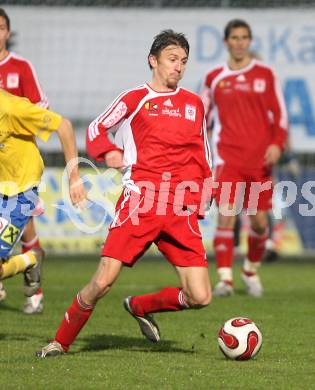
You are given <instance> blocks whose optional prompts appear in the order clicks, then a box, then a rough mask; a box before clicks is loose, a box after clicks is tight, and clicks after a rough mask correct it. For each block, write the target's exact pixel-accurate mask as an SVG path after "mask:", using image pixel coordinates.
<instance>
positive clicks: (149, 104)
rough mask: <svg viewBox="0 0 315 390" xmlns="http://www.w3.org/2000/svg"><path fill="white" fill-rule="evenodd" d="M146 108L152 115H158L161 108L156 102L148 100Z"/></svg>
mask: <svg viewBox="0 0 315 390" xmlns="http://www.w3.org/2000/svg"><path fill="white" fill-rule="evenodd" d="M144 108H145V109H146V110H147V111H148V112H149V115H150V116H152V115H153V116H156V115H158V108H159V106H158V105H157V104H156V103H152V102H146V103H145V104H144Z"/></svg>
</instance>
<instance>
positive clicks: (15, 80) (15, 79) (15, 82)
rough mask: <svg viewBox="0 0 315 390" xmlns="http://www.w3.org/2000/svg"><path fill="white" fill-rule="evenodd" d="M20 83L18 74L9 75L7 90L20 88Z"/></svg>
mask: <svg viewBox="0 0 315 390" xmlns="http://www.w3.org/2000/svg"><path fill="white" fill-rule="evenodd" d="M19 81H20V78H19V75H18V73H9V74H8V76H7V88H18V86H19Z"/></svg>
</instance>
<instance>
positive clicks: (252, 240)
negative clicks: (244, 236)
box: [247, 230, 268, 263]
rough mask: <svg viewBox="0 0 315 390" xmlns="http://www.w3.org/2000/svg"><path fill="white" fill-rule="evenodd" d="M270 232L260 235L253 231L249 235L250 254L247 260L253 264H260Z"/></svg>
mask: <svg viewBox="0 0 315 390" xmlns="http://www.w3.org/2000/svg"><path fill="white" fill-rule="evenodd" d="M267 239H268V232H267V231H266V232H265V233H264V234H261V235H258V234H257V233H255V232H254V231H253V230H250V231H249V233H248V254H247V258H248V260H249V261H251V262H252V263H259V262H261V260H262V257H263V255H264V253H265V248H266V241H267Z"/></svg>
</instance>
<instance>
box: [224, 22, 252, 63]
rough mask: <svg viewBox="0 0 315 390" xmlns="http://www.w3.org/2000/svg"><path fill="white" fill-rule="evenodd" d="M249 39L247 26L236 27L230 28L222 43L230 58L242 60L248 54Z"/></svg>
mask: <svg viewBox="0 0 315 390" xmlns="http://www.w3.org/2000/svg"><path fill="white" fill-rule="evenodd" d="M251 41H252V40H251V38H250V35H249V31H248V30H247V28H245V27H237V28H233V29H232V31H231V33H230V35H229V37H228V38H227V39H226V40H225V41H224V43H225V46H226V48H227V50H228V52H229V53H230V56H231V58H232V59H233V60H235V61H242V60H243V59H245V58H246V57H247V56H249V47H250V44H251Z"/></svg>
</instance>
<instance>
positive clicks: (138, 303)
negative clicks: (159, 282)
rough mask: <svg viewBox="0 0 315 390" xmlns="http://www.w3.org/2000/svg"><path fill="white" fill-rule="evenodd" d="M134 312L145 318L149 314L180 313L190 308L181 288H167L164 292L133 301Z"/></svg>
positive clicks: (143, 296) (137, 297)
mask: <svg viewBox="0 0 315 390" xmlns="http://www.w3.org/2000/svg"><path fill="white" fill-rule="evenodd" d="M131 306H132V310H133V312H134V313H135V314H136V315H138V316H141V317H143V316H144V315H145V314H147V313H157V312H162V311H179V310H184V309H187V308H188V304H187V303H186V301H185V298H184V295H183V292H182V289H181V288H179V287H165V288H163V290H161V291H159V292H157V293H153V294H146V295H140V296H134V297H132V299H131Z"/></svg>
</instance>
